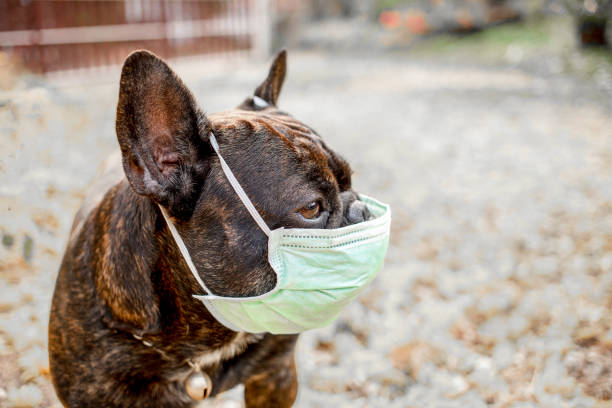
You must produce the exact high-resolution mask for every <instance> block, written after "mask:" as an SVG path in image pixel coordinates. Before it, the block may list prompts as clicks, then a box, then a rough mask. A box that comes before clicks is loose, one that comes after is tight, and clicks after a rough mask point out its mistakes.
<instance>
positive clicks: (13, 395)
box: [8, 384, 43, 408]
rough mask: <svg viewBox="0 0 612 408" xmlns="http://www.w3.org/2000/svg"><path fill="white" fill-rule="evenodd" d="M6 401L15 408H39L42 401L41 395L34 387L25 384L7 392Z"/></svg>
mask: <svg viewBox="0 0 612 408" xmlns="http://www.w3.org/2000/svg"><path fill="white" fill-rule="evenodd" d="M8 401H9V403H10V404H11V406H13V407H15V408H28V407H39V406H40V404H41V403H42V401H43V395H42V392H41V391H40V389H39V388H38V387H37V386H36V385H34V384H26V385H22V386H21V387H19V388H14V389H12V390H9V392H8Z"/></svg>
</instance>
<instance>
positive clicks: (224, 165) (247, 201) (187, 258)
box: [158, 132, 271, 295]
mask: <svg viewBox="0 0 612 408" xmlns="http://www.w3.org/2000/svg"><path fill="white" fill-rule="evenodd" d="M210 144H211V145H212V147H213V149H215V152H216V153H217V155H218V156H219V161H220V162H221V168H222V169H223V172H224V173H225V176H226V177H227V179H228V181H229V182H230V184H231V185H232V187H233V188H234V191H236V194H238V197H239V198H240V201H242V203H243V204H244V206H245V207H246V208H247V210H248V211H249V213H250V214H251V217H253V219H254V220H255V222H256V223H257V225H259V228H261V230H262V231H263V232H264V233H265V234H266V235H267V236H270V233H271V231H270V228H268V224H266V222H265V221H264V220H263V218H261V215H259V212H257V210H256V209H255V206H254V205H253V203H252V202H251V200H250V199H249V197H248V196H247V195H246V193H245V192H244V190H243V189H242V187H241V186H240V183H239V182H238V180H236V177H234V173H232V171H231V170H230V168H229V166H228V165H227V163H226V162H225V160H223V157H222V156H221V154H220V153H219V145H218V144H217V140H216V139H215V135H213V133H212V132H210ZM158 206H159V209H160V210H161V213H162V215H163V216H164V219H165V220H166V224H168V228H169V229H170V233H171V234H172V237H173V238H174V241H175V242H176V245H177V246H178V248H179V251H180V252H181V255H183V258H184V259H185V262H186V263H187V266H188V267H189V270H190V271H191V274H192V275H193V277H194V278H195V279H196V281H198V283H199V284H200V286H201V287H202V289H204V291H205V292H206V293H207V294H208V295H212V294H213V293H212V292H211V291H210V289H208V287H207V286H206V284H205V283H204V281H202V278H200V275H198V271H197V269H196V267H195V265H194V264H193V261H192V260H191V256H190V255H189V251H188V250H187V247H186V246H185V242H183V239H182V238H181V236H180V235H179V233H178V231H177V230H176V227H175V226H174V223H173V222H172V221H171V220H170V217H169V216H168V213H167V212H166V210H165V209H164V207H162V206H161V205H158Z"/></svg>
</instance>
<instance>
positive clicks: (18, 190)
mask: <svg viewBox="0 0 612 408" xmlns="http://www.w3.org/2000/svg"><path fill="white" fill-rule="evenodd" d="M611 18H612V1H609V0H584V1H583V0H454V1H451V0H429V1H428V0H354V1H351V0H329V1H325V0H304V1H298V0H227V1H221V0H185V1H172V0H56V1H51V0H0V151H1V155H0V241H1V244H0V407H1V408H4V407H13V406H15V407H16V406H23V407H39V406H40V407H52V406H59V403H58V401H57V399H56V397H55V395H54V392H53V388H52V386H51V384H50V379H49V369H48V361H47V351H46V342H47V320H48V313H49V304H50V299H51V295H52V291H53V286H54V282H55V277H56V274H57V270H58V267H59V263H60V258H61V256H62V253H63V250H64V247H65V244H66V240H67V236H68V231H69V228H70V225H71V222H72V218H73V216H74V213H75V212H76V210H77V209H78V206H79V204H80V201H81V199H82V198H83V195H84V191H85V189H86V187H87V186H88V184H89V183H90V181H91V180H92V179H93V178H94V176H95V175H96V173H97V171H98V167H99V165H100V163H101V162H102V160H103V159H104V158H105V157H106V156H107V155H108V154H110V153H111V152H113V151H114V150H116V149H117V147H118V146H117V142H116V136H115V133H114V119H115V106H116V103H117V94H118V81H119V70H120V65H121V63H122V61H123V59H124V58H125V57H126V56H127V55H128V54H129V53H130V52H131V51H132V50H134V49H137V48H147V49H150V50H152V51H154V52H155V53H157V54H158V55H160V56H162V57H164V58H166V59H168V61H169V63H170V65H171V66H172V67H173V68H174V69H175V70H176V71H177V73H178V74H179V75H180V76H181V77H182V78H183V79H184V81H185V83H186V84H187V85H188V86H189V87H190V89H191V90H192V91H193V92H194V94H195V96H196V98H197V99H198V101H199V103H200V105H201V107H202V108H203V109H204V111H206V112H215V111H220V110H224V109H229V108H232V107H234V106H236V105H237V104H238V103H240V102H241V101H242V100H243V99H244V97H246V96H248V95H250V94H251V93H252V92H253V91H254V89H255V87H256V86H257V85H258V84H259V83H260V82H261V81H262V80H263V78H264V77H265V75H266V74H267V69H268V64H269V62H270V60H271V58H272V56H273V54H274V52H276V51H277V50H279V49H280V48H282V47H285V48H287V49H288V51H289V60H288V62H289V71H288V77H287V80H286V82H285V87H284V89H283V92H282V94H281V97H280V104H279V105H280V107H281V109H283V110H286V111H288V112H290V113H291V114H293V115H294V116H296V117H297V118H299V119H301V120H302V121H304V122H305V123H307V124H309V125H310V126H312V127H314V128H315V129H317V131H318V132H319V133H320V134H321V135H323V137H324V138H325V139H326V140H327V142H328V144H329V145H330V146H332V147H333V148H334V149H335V150H336V151H337V152H339V153H341V154H342V155H343V156H344V157H345V158H347V160H348V161H349V162H350V163H351V165H352V168H353V170H354V176H353V180H354V187H355V188H356V190H358V191H362V192H364V193H367V194H368V195H371V196H374V197H377V198H379V199H380V200H382V201H385V202H388V203H390V204H391V207H392V209H393V225H392V236H391V243H390V249H389V254H388V257H387V260H386V265H385V268H384V269H383V270H382V271H381V273H380V275H379V277H378V278H377V279H376V281H375V282H374V283H373V285H372V286H371V287H370V288H369V289H368V290H367V291H366V292H365V293H364V294H363V295H362V296H361V297H360V299H359V301H357V302H354V303H353V304H352V305H350V307H348V308H347V310H346V311H345V312H344V313H343V314H342V316H341V317H340V319H338V321H337V322H335V323H334V324H333V325H332V326H330V327H328V328H325V329H321V330H315V331H312V332H308V333H306V334H304V335H303V336H302V337H301V340H300V342H299V344H298V353H297V362H298V371H299V375H300V391H299V395H298V401H297V403H296V406H298V407H335V408H336V407H504V408H505V407H509V408H526V407H555V408H557V407H594V408H603V407H612V400H611V398H612V313H611V311H612V51H611V49H610V43H611V41H612V27H611V24H612V23H610V22H609V21H610V19H611ZM216 406H218V407H240V406H242V402H241V389H240V388H238V389H235V390H233V391H230V392H228V393H226V394H224V395H221V396H220V397H219V398H217V399H216V400H214V401H207V402H205V403H203V404H202V407H216Z"/></svg>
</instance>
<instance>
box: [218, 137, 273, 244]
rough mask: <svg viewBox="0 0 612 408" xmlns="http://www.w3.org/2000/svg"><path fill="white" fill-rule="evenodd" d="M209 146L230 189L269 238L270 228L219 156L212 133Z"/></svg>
mask: <svg viewBox="0 0 612 408" xmlns="http://www.w3.org/2000/svg"><path fill="white" fill-rule="evenodd" d="M210 144H211V145H212V147H213V149H215V152H216V153H217V156H219V162H220V163H221V169H222V170H223V173H225V177H227V180H228V181H229V182H230V184H231V185H232V188H233V189H234V191H235V192H236V194H238V197H239V198H240V201H242V203H243V204H244V206H245V207H246V209H247V210H248V211H249V213H250V214H251V217H253V219H254V220H255V222H256V223H257V225H258V226H259V228H261V230H262V231H263V232H264V234H266V235H267V236H268V237H269V236H270V234H271V232H272V231H270V228H269V227H268V224H266V222H265V221H264V219H263V218H261V215H259V212H258V211H257V209H256V208H255V206H254V205H253V203H252V202H251V200H250V199H249V196H247V194H246V193H245V192H244V190H243V189H242V186H241V185H240V183H239V182H238V180H237V179H236V177H234V173H232V170H231V169H230V168H229V166H228V165H227V163H226V162H225V160H223V156H221V153H220V152H219V145H218V144H217V139H215V135H213V133H212V132H210Z"/></svg>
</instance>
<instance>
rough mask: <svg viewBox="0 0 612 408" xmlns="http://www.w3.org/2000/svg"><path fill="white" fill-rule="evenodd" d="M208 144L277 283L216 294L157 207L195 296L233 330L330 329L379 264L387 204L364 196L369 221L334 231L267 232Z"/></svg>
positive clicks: (388, 214)
mask: <svg viewBox="0 0 612 408" xmlns="http://www.w3.org/2000/svg"><path fill="white" fill-rule="evenodd" d="M210 143H211V144H212V146H213V148H214V149H215V151H216V152H217V155H218V156H219V160H220V162H221V167H222V169H223V172H224V173H225V175H226V177H227V178H228V180H229V182H230V183H231V185H232V187H233V188H234V190H235V191H236V193H237V194H238V197H239V198H240V200H241V201H242V202H243V203H244V205H245V207H246V208H247V209H248V211H249V213H250V214H251V216H252V217H253V219H254V220H255V222H256V223H257V225H259V227H260V228H261V229H262V231H263V232H264V233H265V234H266V235H267V236H268V262H269V263H270V266H271V267H272V269H273V270H274V272H275V273H276V286H275V287H274V289H272V290H270V291H269V292H267V293H264V294H263V295H259V296H250V297H227V296H217V295H215V294H213V293H212V292H211V291H210V290H209V289H208V288H207V287H206V284H205V283H204V282H203V281H202V279H201V278H200V276H199V274H198V272H197V271H196V268H195V266H194V264H193V262H192V260H191V257H190V256H189V252H188V251H187V248H186V247H185V244H184V243H183V240H182V239H181V237H180V235H179V234H178V231H177V230H176V228H175V227H174V225H173V223H172V222H171V221H170V219H169V218H168V215H167V214H166V211H165V210H164V209H163V208H162V207H160V208H161V211H162V214H163V215H164V218H165V219H166V222H167V223H168V227H169V228H170V231H171V232H172V236H173V237H174V239H175V241H176V243H177V245H178V247H179V249H180V251H181V253H182V255H183V257H184V258H185V261H186V262H187V265H188V266H189V269H190V270H191V272H192V274H193V276H194V277H195V279H196V280H197V281H198V283H199V284H200V286H202V289H203V290H204V292H205V293H206V294H205V295H194V297H195V298H197V299H200V300H201V301H202V303H203V304H204V306H206V308H207V309H208V310H209V311H210V313H211V314H212V315H213V316H214V317H215V318H216V319H217V320H218V321H219V322H220V323H221V324H223V325H224V326H226V327H227V328H229V329H231V330H234V331H243V332H249V333H263V332H269V333H273V334H291V333H300V332H303V331H306V330H309V329H314V328H318V327H323V326H327V325H328V324H330V323H331V322H333V321H334V320H335V319H336V317H337V316H338V314H339V313H340V311H341V310H342V309H343V308H344V306H346V305H347V304H348V303H349V302H351V301H352V300H353V299H355V297H357V295H358V294H359V293H360V292H361V291H362V290H363V289H364V288H365V287H366V286H367V285H368V283H370V282H371V281H372V279H374V277H375V276H376V274H377V273H378V271H379V270H380V268H381V267H382V264H383V260H384V257H385V253H386V252H387V245H388V243H389V229H390V225H391V210H390V208H389V206H388V205H386V204H382V203H380V202H378V201H376V200H374V199H372V198H369V197H366V196H364V195H361V196H360V199H361V201H363V202H364V203H365V205H366V207H367V208H368V210H369V211H370V213H371V214H372V216H373V218H372V219H370V220H368V221H364V222H361V223H359V224H353V225H349V226H346V227H342V228H337V229H307V228H278V229H275V230H273V231H272V230H270V229H269V227H268V225H267V224H266V223H265V221H264V220H263V218H262V217H261V215H260V214H259V213H258V212H257V210H256V209H255V207H254V206H253V204H252V203H251V200H250V199H249V198H248V197H247V195H246V193H245V192H244V190H243V189H242V187H241V186H240V184H239V183H238V181H237V180H236V178H235V177H234V175H233V173H232V171H231V170H230V168H229V167H228V166H227V163H225V160H223V157H221V154H220V153H219V146H218V145H217V141H216V140H215V137H214V135H213V134H212V133H211V134H210Z"/></svg>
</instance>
